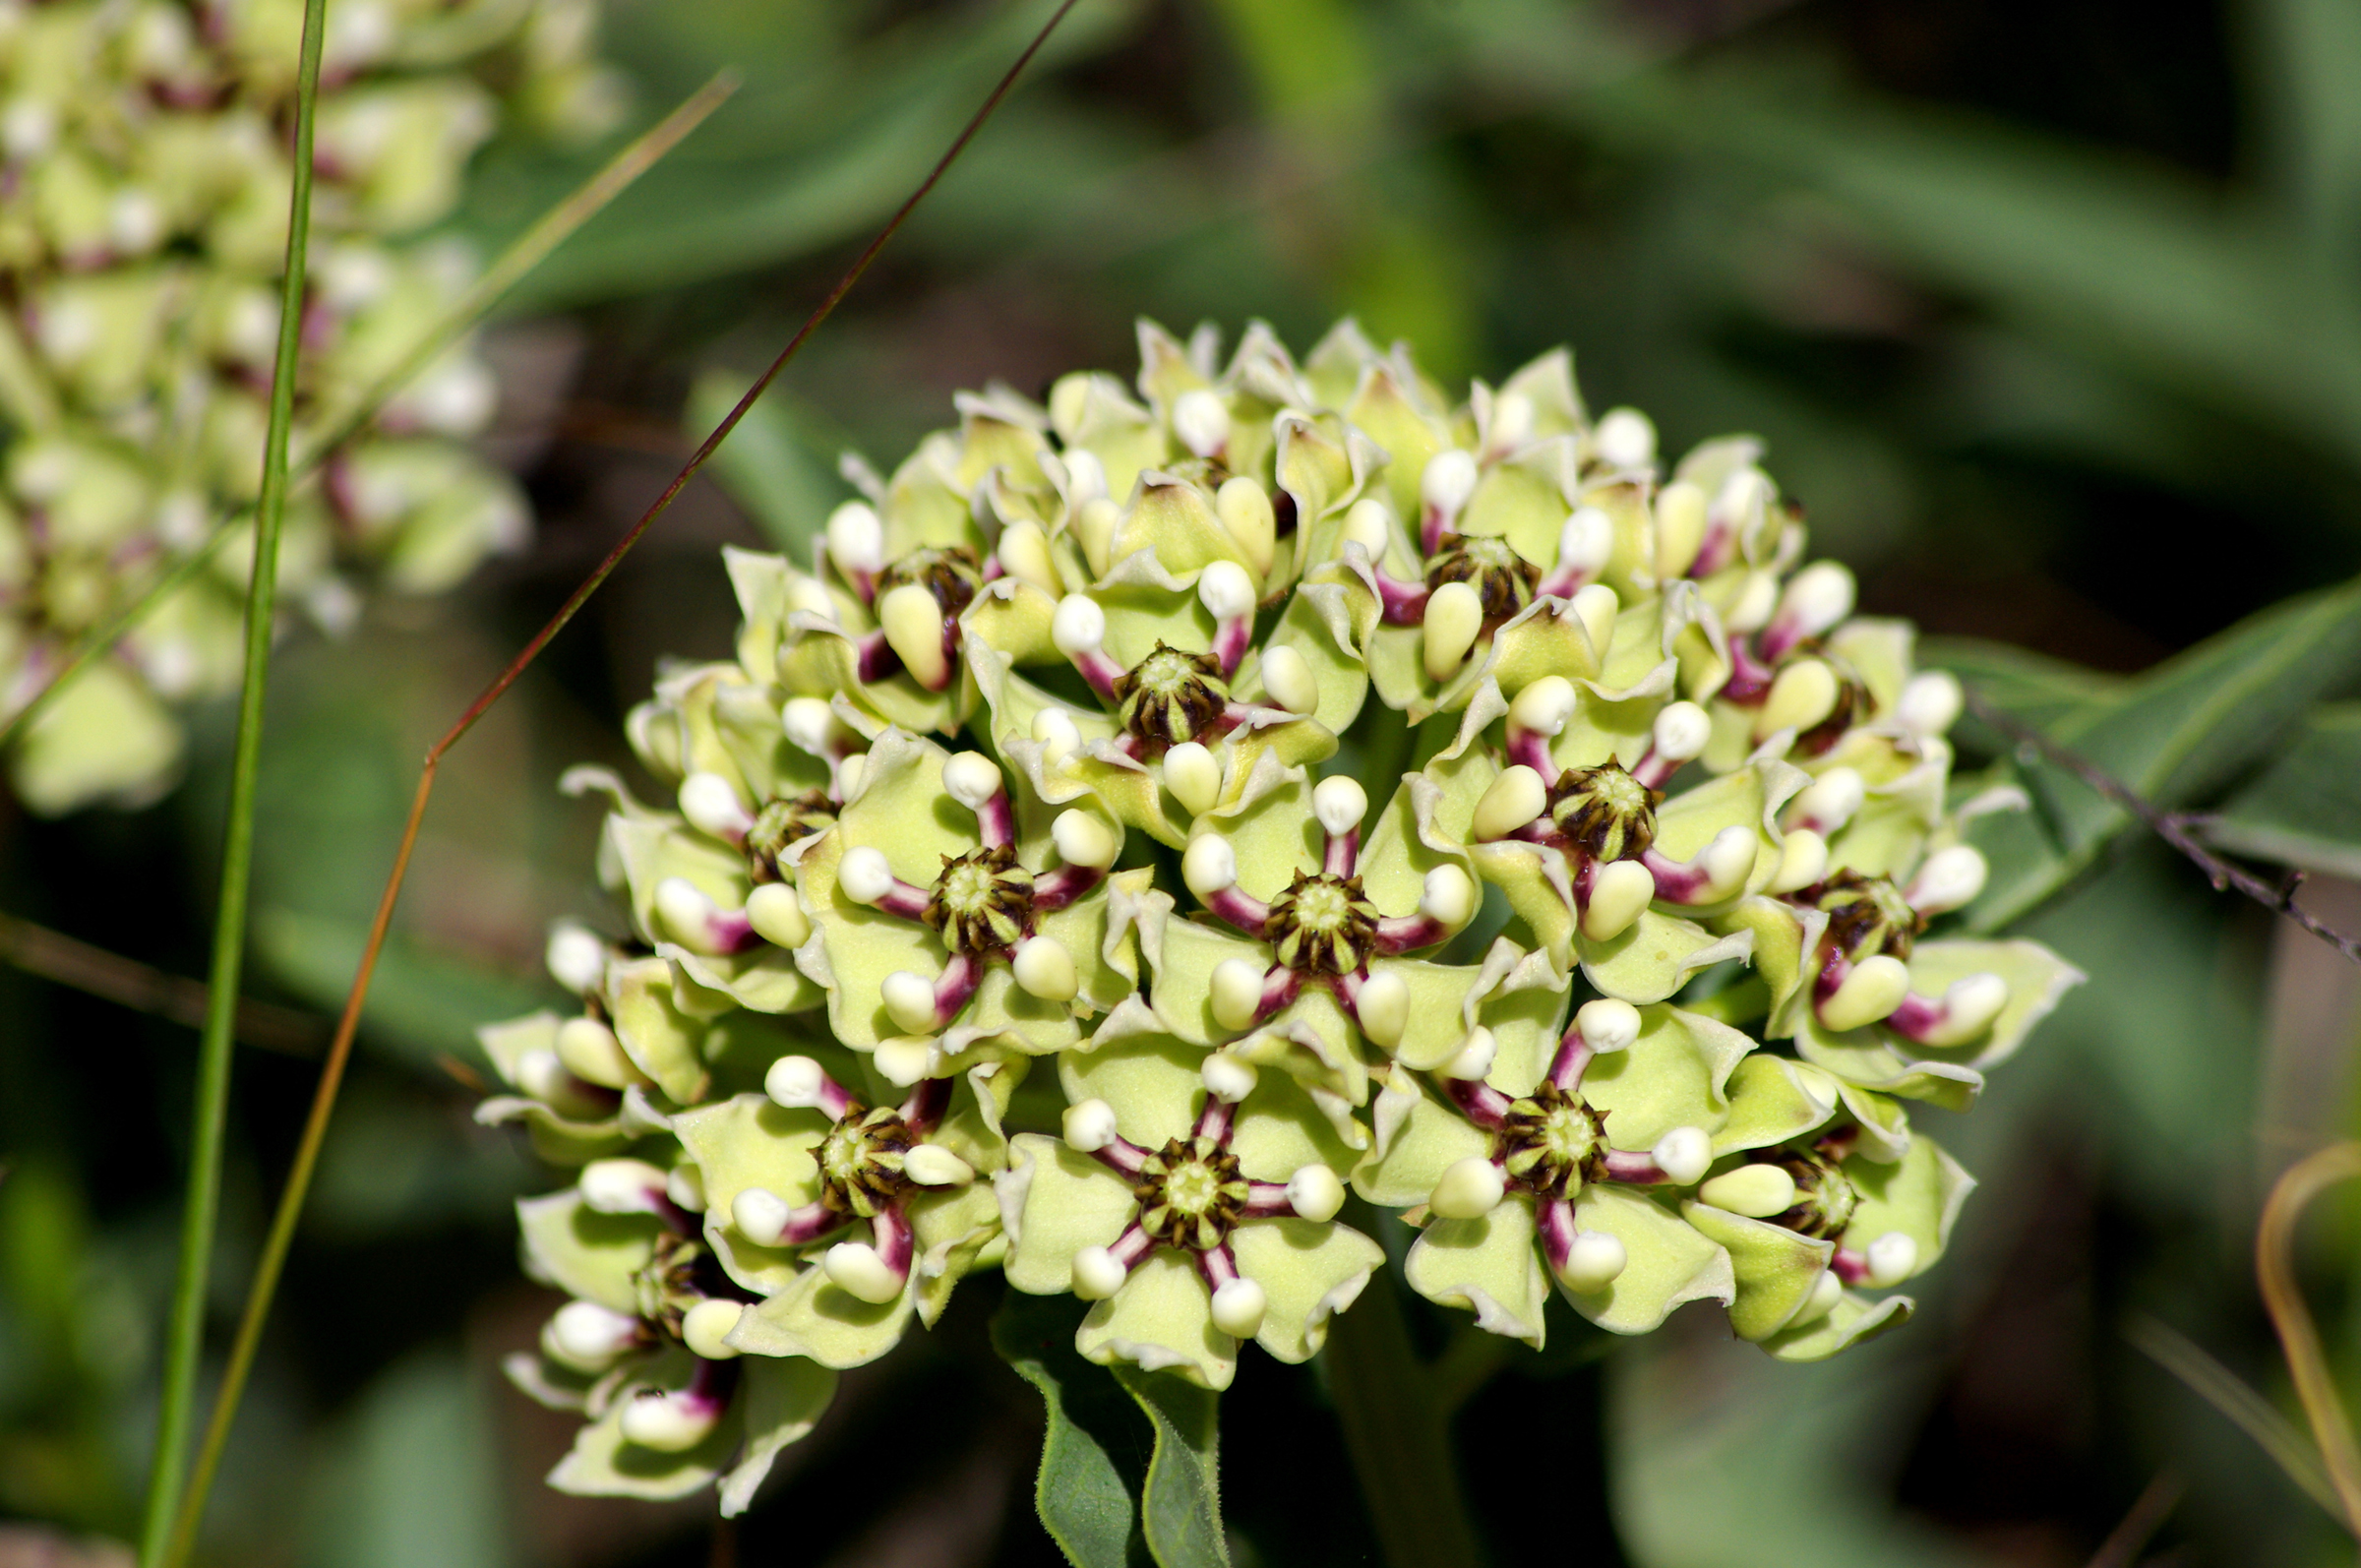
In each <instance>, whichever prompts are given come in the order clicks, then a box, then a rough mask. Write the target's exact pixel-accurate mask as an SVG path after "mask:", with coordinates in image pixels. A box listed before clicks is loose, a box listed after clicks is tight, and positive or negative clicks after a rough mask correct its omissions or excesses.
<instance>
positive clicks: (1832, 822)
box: [1784, 767, 1869, 837]
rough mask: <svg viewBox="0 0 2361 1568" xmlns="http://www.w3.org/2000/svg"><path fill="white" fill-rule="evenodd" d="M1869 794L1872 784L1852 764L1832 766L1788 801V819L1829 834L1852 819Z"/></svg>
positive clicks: (1822, 833) (1794, 823)
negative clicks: (1863, 779) (1862, 779)
mask: <svg viewBox="0 0 2361 1568" xmlns="http://www.w3.org/2000/svg"><path fill="white" fill-rule="evenodd" d="M1868 798H1869V790H1868V786H1867V785H1866V784H1864V783H1863V782H1862V781H1861V775H1860V774H1859V773H1857V772H1855V771H1854V770H1853V769H1851V768H1849V767H1832V768H1830V769H1829V770H1828V771H1827V772H1825V773H1823V774H1821V775H1820V777H1819V778H1817V779H1815V780H1814V781H1813V782H1812V783H1810V784H1808V785H1806V786H1805V787H1804V789H1803V790H1802V791H1801V792H1800V793H1799V794H1797V795H1796V797H1795V799H1794V800H1792V801H1790V802H1788V803H1787V810H1786V817H1785V818H1784V819H1785V820H1786V821H1787V822H1788V823H1790V824H1792V825H1794V826H1797V827H1809V828H1811V829H1812V830H1813V831H1814V832H1816V833H1819V834H1820V835H1822V836H1823V837H1826V836H1827V835H1828V834H1830V833H1834V832H1836V831H1837V830H1838V829H1839V828H1841V827H1843V826H1844V825H1845V824H1846V823H1847V822H1849V821H1851V820H1852V818H1853V815H1854V814H1855V813H1857V812H1859V811H1860V809H1861V804H1862V803H1863V802H1864V801H1866V800H1867V799H1868Z"/></svg>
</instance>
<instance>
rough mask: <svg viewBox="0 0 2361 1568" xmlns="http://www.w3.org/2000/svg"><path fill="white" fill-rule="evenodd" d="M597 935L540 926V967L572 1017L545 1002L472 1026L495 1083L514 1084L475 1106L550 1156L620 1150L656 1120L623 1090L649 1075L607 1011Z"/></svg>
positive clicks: (608, 952) (645, 1082) (604, 950)
mask: <svg viewBox="0 0 2361 1568" xmlns="http://www.w3.org/2000/svg"><path fill="white" fill-rule="evenodd" d="M614 956H617V955H616V953H615V950H614V949H613V948H612V947H610V946H609V944H608V943H607V941H606V940H605V939H604V938H602V937H600V936H599V935H596V934H595V933H593V932H591V931H590V930H589V929H588V928H587V927H584V926H582V925H580V924H578V923H576V922H574V921H561V922H559V923H558V924H557V925H555V926H553V927H552V928H551V930H550V934H549V946H548V950H547V959H548V964H549V971H550V975H551V977H552V978H553V979H555V980H556V981H557V982H558V984H560V985H561V986H564V987H565V988H566V989H567V990H569V991H572V992H574V993H575V995H577V996H579V997H580V998H581V1007H580V1009H579V1011H577V1012H576V1013H575V1015H574V1016H572V1017H564V1016H561V1015H560V1014H558V1013H556V1012H553V1011H551V1010H549V1009H547V1008H543V1009H541V1010H539V1011H537V1012H533V1013H529V1014H527V1015H526V1016H524V1017H522V1018H515V1019H511V1020H509V1021H507V1022H505V1023H496V1024H486V1025H484V1026H483V1027H482V1028H480V1029H478V1030H477V1031H476V1041H477V1043H478V1044H479V1045H480V1046H481V1047H482V1048H483V1052H484V1055H485V1056H486V1057H488V1058H489V1059H490V1061H491V1063H492V1067H493V1070H494V1071H495V1072H497V1073H498V1074H499V1075H500V1079H501V1082H503V1083H504V1084H506V1085H508V1086H509V1087H510V1088H512V1089H514V1090H515V1091H516V1093H515V1094H510V1095H495V1096H493V1097H491V1098H489V1099H487V1100H485V1101H484V1102H483V1103H482V1104H480V1105H478V1106H477V1107H476V1110H475V1119H476V1120H477V1121H479V1122H481V1123H482V1124H484V1125H485V1126H500V1125H503V1124H505V1123H509V1122H522V1123H523V1124H524V1127H525V1130H526V1132H527V1133H528V1134H529V1135H530V1136H531V1138H532V1143H533V1152H534V1153H535V1154H537V1155H539V1156H540V1157H541V1158H542V1159H544V1160H546V1161H548V1162H549V1163H550V1164H552V1165H561V1166H579V1165H586V1164H588V1163H589V1162H590V1161H592V1160H598V1159H604V1158H608V1157H610V1156H614V1155H619V1154H622V1153H623V1152H624V1151H625V1149H626V1148H627V1147H628V1146H629V1145H630V1144H631V1142H632V1141H633V1140H634V1139H635V1138H637V1137H642V1136H646V1135H648V1134H649V1133H652V1132H657V1131H660V1130H661V1129H662V1125H663V1123H662V1118H661V1114H660V1113H658V1112H656V1111H655V1110H654V1109H653V1107H652V1106H651V1105H649V1104H648V1103H647V1102H646V1101H645V1100H644V1099H641V1100H639V1101H637V1102H636V1103H633V1102H631V1101H629V1100H628V1099H627V1097H628V1096H629V1094H630V1091H632V1090H634V1089H644V1088H645V1087H647V1086H649V1085H650V1084H651V1083H652V1081H653V1080H651V1079H650V1078H649V1077H648V1076H647V1074H646V1073H645V1072H643V1071H642V1070H641V1069H640V1067H639V1065H638V1063H637V1062H636V1061H634V1060H633V1059H632V1056H631V1054H630V1053H629V1052H628V1051H626V1050H625V1049H624V1046H623V1043H622V1041H621V1040H620V1039H619V1038H618V1037H617V1036H616V1033H615V1029H614V1026H613V1024H612V1023H611V1022H610V1021H609V1020H608V1018H607V1013H606V1002H605V995H604V993H605V988H606V977H607V964H608V961H609V959H610V958H611V957H614Z"/></svg>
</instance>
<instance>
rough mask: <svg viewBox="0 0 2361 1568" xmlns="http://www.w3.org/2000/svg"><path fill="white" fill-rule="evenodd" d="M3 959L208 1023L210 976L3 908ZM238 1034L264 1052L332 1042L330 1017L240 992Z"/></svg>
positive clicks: (306, 1050) (303, 1052) (148, 1008)
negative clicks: (177, 970)
mask: <svg viewBox="0 0 2361 1568" xmlns="http://www.w3.org/2000/svg"><path fill="white" fill-rule="evenodd" d="M0 961H5V962H7V963H10V964H13V965H15V966H16V967H17V968H19V969H22V970H23V971H25V973H27V974H29V975H38V976H39V977H40V978H41V979H43V980H48V981H54V982H56V983H57V984H58V985H61V986H71V987H73V988H74V989H75V990H76V991H80V992H84V993H87V994H88V995H92V996H98V997H101V998H103V999H105V1000H107V1001H114V1002H121V1003H122V1004H123V1005H124V1006H126V1007H130V1008H132V1009H134V1010H136V1011H139V1012H146V1013H153V1014H154V1015H155V1016H157V1017H159V1018H169V1019H171V1020H172V1021H173V1022H174V1023H177V1024H186V1025H188V1026H189V1027H190V1028H192V1029H196V1028H200V1027H202V1026H203V1025H204V1022H205V998H206V988H205V982H204V981H202V980H190V979H188V978H187V977H186V976H183V975H175V974H169V973H167V972H165V971H164V970H161V969H155V968H152V967H151V966H149V965H147V964H143V963H141V962H140V961H139V960H138V959H136V958H126V957H124V956H123V955H122V954H121V953H115V952H109V951H107V949H105V948H103V947H94V946H92V945H91V943H89V942H86V941H83V940H80V939H79V938H77V937H73V936H69V935H66V934H65V933H64V932H59V931H51V930H50V929H49V928H48V927H46V926H40V925H35V924H34V923H33V922H31V921H30V920H26V919H23V918H22V917H20V916H16V915H11V914H7V913H5V912H0ZM237 1033H238V1038H239V1039H240V1040H243V1041H244V1042H246V1044H248V1045H250V1046H259V1047H261V1048H262V1049H263V1050H265V1051H276V1052H280V1053H282V1054H284V1055H290V1056H316V1055H320V1048H321V1047H322V1046H323V1045H325V1044H326V1043H327V1040H328V1021H327V1020H326V1019H324V1018H319V1017H315V1016H313V1015H312V1014H310V1013H307V1012H298V1011H296V1010H295V1009H294V1008H292V1007H279V1006H274V1005H272V1003H270V1002H267V1001H255V1000H253V999H251V998H246V997H241V998H240V999H239V1001H238V1030H237Z"/></svg>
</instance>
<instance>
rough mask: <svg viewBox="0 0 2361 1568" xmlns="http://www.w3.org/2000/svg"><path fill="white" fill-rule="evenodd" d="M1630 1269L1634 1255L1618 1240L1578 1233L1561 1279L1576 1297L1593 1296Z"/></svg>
mask: <svg viewBox="0 0 2361 1568" xmlns="http://www.w3.org/2000/svg"><path fill="white" fill-rule="evenodd" d="M1630 1266H1631V1254H1630V1252H1629V1251H1627V1250H1626V1249H1625V1248H1624V1245H1623V1243H1622V1241H1621V1240H1620V1239H1619V1238H1617V1237H1615V1236H1610V1235H1608V1234H1607V1233H1606V1232H1604V1231H1577V1232H1575V1233H1574V1244H1573V1245H1572V1246H1569V1247H1568V1248H1566V1264H1565V1267H1564V1268H1563V1269H1561V1270H1559V1271H1558V1277H1559V1278H1560V1279H1563V1280H1564V1281H1565V1282H1566V1289H1567V1290H1569V1291H1572V1292H1573V1293H1574V1294H1575V1295H1577V1296H1591V1295H1594V1294H1596V1293H1598V1292H1600V1291H1604V1290H1605V1289H1606V1288H1607V1287H1608V1286H1610V1285H1612V1284H1614V1283H1615V1281H1616V1280H1617V1279H1619V1278H1621V1277H1622V1274H1623V1271H1624V1270H1625V1269H1627V1268H1629V1267H1630Z"/></svg>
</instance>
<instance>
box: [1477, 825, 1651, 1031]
mask: <svg viewBox="0 0 2361 1568" xmlns="http://www.w3.org/2000/svg"><path fill="white" fill-rule="evenodd" d="M1468 858H1469V860H1470V861H1472V862H1474V864H1475V866H1476V871H1477V874H1478V875H1480V876H1482V877H1483V879H1484V880H1485V881H1487V882H1489V883H1491V884H1492V885H1493V886H1495V887H1497V888H1499V889H1500V891H1501V892H1502V893H1503V894H1504V895H1506V897H1507V899H1508V907H1509V908H1510V909H1512V910H1514V911H1515V912H1516V915H1517V918H1518V919H1520V920H1522V921H1524V922H1525V924H1526V926H1527V928H1528V929H1530V930H1531V931H1532V932H1533V935H1534V939H1535V940H1537V941H1538V942H1540V943H1541V945H1542V949H1543V951H1544V952H1546V953H1547V954H1548V955H1549V961H1550V962H1551V963H1553V964H1555V965H1556V966H1557V967H1558V968H1560V969H1569V968H1571V967H1572V966H1573V964H1574V957H1575V954H1574V944H1575V942H1576V941H1577V940H1578V939H1579V938H1578V937H1577V936H1576V934H1575V930H1574V883H1573V874H1572V872H1571V871H1570V870H1569V869H1568V867H1567V865H1566V858H1565V856H1563V855H1562V854H1560V853H1558V851H1557V850H1555V849H1553V848H1551V847H1550V846H1548V845H1546V844H1528V843H1526V842H1524V841H1523V840H1522V839H1504V840H1501V841H1499V842H1497V843H1479V844H1470V845H1469V846H1468ZM1640 918H1641V919H1642V920H1643V921H1645V920H1647V919H1648V918H1649V917H1648V916H1647V915H1642V916H1641V917H1640ZM1659 918H1662V917H1659ZM1665 995H1671V993H1670V992H1666V993H1665ZM1648 999H1649V1000H1651V1001H1661V1000H1663V999H1664V998H1663V997H1662V996H1652V997H1650V998H1648Z"/></svg>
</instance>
